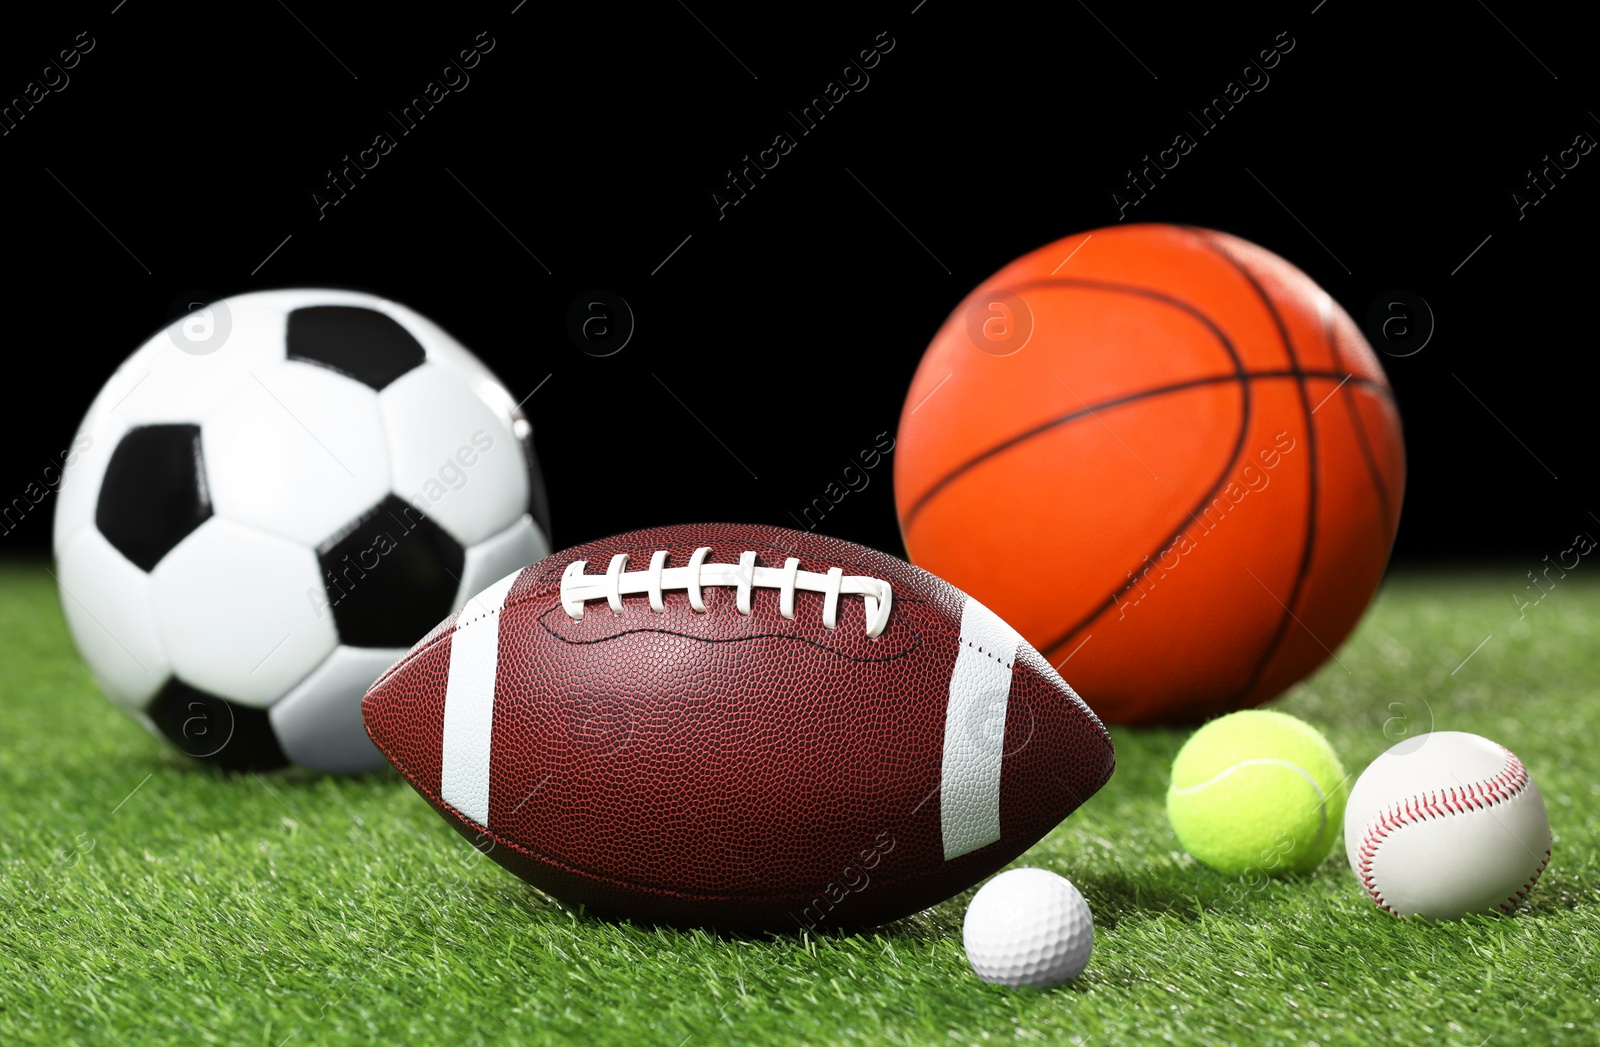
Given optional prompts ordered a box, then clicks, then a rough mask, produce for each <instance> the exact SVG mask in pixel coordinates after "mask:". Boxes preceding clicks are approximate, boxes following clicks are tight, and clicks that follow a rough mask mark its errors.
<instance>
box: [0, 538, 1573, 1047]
mask: <svg viewBox="0 0 1600 1047" xmlns="http://www.w3.org/2000/svg"><path fill="white" fill-rule="evenodd" d="M1519 575H1520V572H1519V571H1518V570H1515V569H1507V570H1504V571H1484V572H1481V573H1477V574H1472V575H1465V574H1462V575H1411V576H1405V575H1402V576H1400V577H1397V578H1393V579H1391V580H1390V581H1389V582H1388V583H1387V584H1386V585H1385V587H1384V589H1383V591H1382V593H1381V595H1380V597H1379V599H1378V601H1377V604H1376V605H1375V607H1374V608H1373V610H1372V611H1371V613H1370V614H1369V615H1368V617H1367V619H1366V620H1365V622H1364V623H1363V625H1362V626H1361V628H1360V630H1359V631H1358V632H1357V634H1356V636H1355V637H1354V638H1353V639H1352V640H1351V642H1349V643H1348V644H1346V645H1345V646H1344V647H1343V648H1341V649H1340V650H1339V652H1338V661H1337V662H1331V661H1330V662H1329V663H1328V664H1327V665H1326V666H1325V667H1324V668H1323V669H1322V671H1320V672H1319V673H1318V674H1317V675H1316V676H1315V677H1314V678H1313V679H1312V680H1311V681H1310V682H1309V683H1308V684H1305V685H1302V686H1300V687H1297V688H1295V689H1294V691H1293V692H1291V694H1290V695H1289V696H1288V697H1287V698H1286V699H1285V700H1284V701H1282V702H1280V703H1279V704H1278V705H1277V706H1276V707H1277V708H1281V709H1283V710H1285V711H1287V712H1291V713H1294V714H1296V715H1299V716H1302V717H1304V718H1306V719H1307V720H1309V721H1311V722H1312V723H1314V724H1316V725H1317V726H1319V727H1321V728H1322V729H1323V730H1324V731H1325V732H1326V733H1327V735H1328V737H1329V739H1330V740H1331V741H1332V743H1333V745H1334V747H1335V748H1336V749H1337V750H1338V751H1339V753H1340V755H1341V756H1342V757H1343V759H1344V761H1345V763H1346V764H1347V766H1348V768H1349V769H1350V770H1351V771H1352V772H1355V773H1359V771H1360V769H1362V768H1363V767H1365V766H1366V764H1367V762H1368V761H1369V760H1371V759H1372V758H1373V757H1374V756H1376V755H1377V754H1378V753H1380V752H1381V751H1383V750H1384V749H1385V748H1387V747H1388V746H1389V745H1390V744H1391V743H1392V740H1393V739H1395V738H1398V737H1400V736H1401V734H1402V733H1403V732H1405V731H1414V730H1419V729H1426V727H1427V725H1428V723H1429V722H1431V723H1432V724H1433V725H1435V726H1436V727H1437V728H1439V729H1456V730H1466V731H1473V732H1477V733H1480V734H1484V735H1487V736H1488V737H1490V738H1493V739H1495V740H1497V741H1499V742H1501V743H1503V744H1505V745H1506V746H1508V747H1509V748H1511V749H1512V750H1513V751H1515V752H1516V753H1517V754H1518V755H1520V756H1521V757H1522V759H1523V761H1524V762H1525V763H1526V764H1527V766H1528V767H1529V769H1530V770H1531V772H1532V773H1533V775H1534V777H1535V779H1536V780H1537V781H1538V783H1539V785H1540V788H1541V789H1542V790H1543V793H1544V797H1545V802H1546V804H1547V805H1548V807H1549V811H1550V818H1551V822H1552V824H1553V827H1554V832H1555V841H1556V842H1555V853H1554V858H1553V860H1552V861H1551V864H1550V867H1549V869H1548V870H1546V872H1545V875H1544V878H1543V880H1542V881H1541V882H1540V884H1539V886H1538V887H1537V888H1536V889H1535V891H1534V892H1533V894H1532V896H1531V898H1530V899H1529V902H1528V903H1527V904H1526V905H1525V906H1524V907H1523V908H1522V909H1521V910H1520V911H1519V912H1518V913H1517V914H1516V915H1515V916H1511V917H1500V916H1495V917H1474V918H1469V919H1467V920H1463V921H1461V922H1459V923H1451V924H1439V925H1426V924H1423V923H1419V922H1415V921H1401V920H1396V919H1393V918H1391V917H1389V916H1387V915H1385V914H1384V913H1381V912H1379V911H1378V910H1377V909H1376V908H1375V907H1374V906H1373V905H1372V904H1371V903H1370V902H1369V901H1367V900H1366V898H1365V897H1364V896H1363V894H1362V893H1361V891H1360V890H1359V889H1358V888H1357V885H1356V882H1355V879H1354V877H1353V876H1352V875H1351V873H1350V871H1349V869H1348V867H1347V866H1346V865H1345V862H1344V852H1343V847H1342V846H1339V847H1337V848H1336V849H1335V853H1334V855H1333V856H1331V857H1330V858H1329V859H1328V861H1327V862H1326V863H1325V864H1324V865H1322V866H1321V867H1320V868H1319V869H1318V870H1317V871H1316V873H1315V874H1314V875H1313V876H1311V877H1309V878H1307V879H1304V880H1297V881H1271V882H1267V883H1264V884H1260V883H1254V882H1252V881H1250V880H1248V879H1240V878H1232V877H1227V876H1223V875H1221V874H1218V873H1215V872H1212V871H1210V870H1208V869H1206V868H1205V867H1203V866H1201V865H1199V864H1198V863H1196V862H1195V861H1194V860H1193V859H1191V858H1189V857H1188V856H1187V855H1185V854H1183V853H1182V852H1181V850H1180V848H1179V846H1178V843H1177V840H1176V839H1175V838H1174V836H1173V834H1172V832H1171V830H1170V829H1169V828H1168V826H1167V823H1166V818H1165V815H1164V813H1163V795H1164V791H1165V788H1166V782H1167V770H1168V766H1169V764H1170V762H1171V760H1172V757H1173V755H1174V754H1175V753H1176V752H1177V749H1178V747H1179V745H1180V744H1181V743H1182V741H1183V739H1184V737H1185V735H1184V732H1181V731H1165V730H1146V731H1136V730H1129V729H1115V730H1114V732H1113V733H1114V735H1115V739H1116V745H1117V756H1118V769H1117V773H1116V776H1115V777H1114V778H1113V780H1112V781H1111V783H1110V785H1108V786H1107V787H1106V788H1105V789H1104V790H1102V791H1101V792H1100V794H1099V795H1097V796H1096V797H1094V799H1093V800H1092V801H1091V802H1090V803H1089V804H1088V805H1087V806H1086V807H1085V808H1084V809H1083V810H1082V811H1080V812H1079V813H1077V814H1075V815H1074V816H1073V817H1071V818H1070V819H1068V820H1067V821H1066V822H1065V823H1064V824H1063V825H1061V826H1060V827H1059V828H1057V829H1056V830H1055V831H1054V832H1053V833H1052V834H1051V835H1050V836H1048V837H1047V838H1046V839H1045V840H1043V841H1042V842H1041V843H1040V844H1039V845H1038V846H1037V847H1035V848H1034V849H1033V850H1032V851H1030V852H1029V853H1028V854H1027V855H1026V856H1025V857H1024V858H1023V859H1022V862H1021V863H1020V864H1026V865H1038V866H1044V867H1046V868H1050V869H1054V870H1056V871H1058V872H1060V873H1062V874H1064V875H1066V876H1068V877H1069V878H1070V879H1071V880H1072V881H1073V882H1074V883H1076V884H1077V885H1078V887H1079V888H1080V889H1081V890H1082V892H1083V894H1084V896H1085V898H1087V899H1088V902H1089V905H1090V907H1091V908H1092V909H1093V911H1094V916H1095V920H1096V938H1095V946H1094V954H1093V956H1092V958H1091V959H1090V962H1089V967H1088V970H1087V971H1086V972H1085V973H1084V974H1083V976H1082V977H1080V978H1079V979H1078V980H1077V981H1076V982H1074V983H1071V984H1070V985H1067V986H1063V987H1061V988H1058V989H1055V990H1053V991H1049V992H1038V991H1033V990H1010V989H1004V988H999V987H996V986H991V985H987V984H984V983H982V982H979V981H978V980H977V979H976V978H975V977H974V976H973V975H972V974H971V971H970V969H969V968H968V966H967V963H966V959H965V957H964V955H963V953H962V949H961V918H962V914H963V912H964V911H965V905H966V900H967V899H966V897H958V898H955V899H952V900H951V901H949V902H946V903H945V904H943V905H940V906H938V907H937V908H935V909H932V910H930V911H928V912H926V913H923V914H921V915H919V916H916V917H914V918H911V919H909V920H905V921H902V922H900V923H898V924H895V925H891V926H889V927H886V928H883V929H880V930H878V931H876V932H874V933H869V934H864V935H859V936H853V937H843V938H836V937H822V938H815V937H797V938H789V939H779V940H771V941H766V940H761V941H751V940H729V939H723V938H719V937H716V936H713V935H707V934H703V933H682V932H677V931H669V930H641V929H637V928H634V927H631V926H627V925H617V924H609V923H604V922H600V921H597V920H595V919H592V918H587V917H583V916H577V915H574V914H572V913H569V912H567V911H564V910H563V909H562V908H560V907H558V906H557V905H556V904H554V903H553V902H551V901H550V900H549V899H547V898H545V897H544V896H542V895H540V894H539V893H538V892H536V891H534V890H532V889H531V888H529V887H526V886H525V885H523V884H522V883H521V881H519V880H517V879H515V878H514V877H512V876H511V875H509V874H508V873H506V872H505V871H503V870H502V869H500V868H499V867H498V866H496V865H495V864H494V863H492V862H490V861H488V860H486V859H483V858H482V857H481V856H480V855H478V853H477V852H476V851H474V850H472V849H471V848H470V846H469V845H468V844H467V843H466V841H464V840H463V839H462V838H461V837H459V836H458V835H457V834H456V833H455V832H454V831H452V830H451V829H450V828H448V827H447V826H446V825H445V824H444V822H443V821H442V820H441V819H440V818H439V817H438V816H437V815H436V814H434V813H433V811H431V810H430V809H429V808H428V806H427V804H425V803H424V802H423V801H422V800H420V799H419V798H418V797H417V796H415V795H414V794H413V793H412V791H411V790H410V788H409V787H407V786H406V785H405V784H404V783H403V782H402V781H400V780H399V779H398V778H397V777H395V776H391V775H373V776H368V777H365V778H361V779H338V780H336V779H320V780H302V781H296V780H286V779H283V778H262V777H257V776H253V775H245V776H242V777H233V778H226V777H218V776H215V775H213V774H212V773H210V772H208V771H205V770H201V769H197V768H196V767H195V766H193V765H191V764H189V763H187V762H185V761H184V760H183V759H182V758H180V757H179V756H177V755H176V754H174V753H173V752H170V751H168V750H167V748H165V747H164V745H163V744H161V743H159V742H157V741H156V740H154V739H152V738H150V737H148V736H147V735H146V734H145V733H144V732H143V731H142V730H141V729H140V728H139V727H137V726H136V725H135V724H134V723H133V722H132V721H131V720H129V719H127V718H126V717H125V716H123V714H122V713H120V712H119V711H118V710H117V709H116V708H115V707H113V706H112V705H111V704H110V703H109V702H107V701H106V700H105V699H104V698H102V697H101V696H100V695H99V694H98V693H97V691H96V690H95V687H94V685H93V684H92V683H91V682H90V679H89V675H88V672H87V671H86V669H85V668H84V666H83V663H82V662H81V661H80V660H79V658H78V656H77V654H76V652H75V651H74V649H73V647H72V644H71V642H70V640H69V638H68V636H67V632H66V629H65V626H64V624H63V622H62V619H61V613H60V610H59V607H58V606H57V603H56V595H55V588H54V584H53V582H52V581H51V579H50V577H49V575H48V574H47V573H46V572H45V571H44V570H43V569H42V568H41V567H40V566H38V565H34V564H29V565H21V564H13V565H9V566H4V565H0V636H3V637H4V638H5V639H4V641H3V643H4V648H3V655H0V798H3V800H4V802H3V803H0V1043H4V1044H21V1043H40V1044H60V1043H68V1042H88V1043H118V1042H120V1043H125V1044H134V1043H141V1044H142V1043H168V1042H170V1043H182V1044H196V1043H219V1044H262V1045H267V1047H274V1045H279V1044H293V1045H299V1044H307V1043H350V1044H370V1043H379V1042H382V1043H407V1044H412V1043H415V1044H423V1043H437V1044H446V1043H448V1044H457V1043H462V1044H466V1043H523V1044H535V1043H548V1042H565V1041H583V1042H593V1043H641V1044H666V1045H668V1047H672V1045H680V1044H693V1043H714V1042H735V1043H765V1042H780V1041H803V1042H810V1043H816V1044H831V1043H839V1042H851V1043H853V1042H866V1043H873V1042H887V1043H911V1044H931V1043H948V1042H955V1043H977V1042H982V1041H991V1042H992V1041H999V1040H1007V1041H1010V1040H1021V1041H1041V1042H1051V1043H1080V1044H1081V1043H1096V1044H1103V1043H1112V1042H1141V1043H1145V1042H1153V1041H1161V1040H1165V1041H1169V1042H1179V1043H1247V1042H1261V1043H1286V1044H1287V1043H1294V1044H1307V1043H1317V1044H1335V1043H1352V1044H1371V1043H1373V1042H1406V1043H1416V1042H1428V1043H1459V1044H1467V1045H1481V1044H1485V1043H1493V1044H1511V1043H1556V1042H1573V1043H1579V1042H1593V1041H1594V1039H1595V1037H1596V1035H1597V1033H1596V1028H1595V1026H1596V1019H1597V1017H1600V1005H1597V1000H1596V993H1597V991H1600V989H1597V987H1600V956H1597V948H1600V907H1597V901H1600V899H1597V897H1596V890H1597V887H1600V862H1597V854H1600V850H1597V846H1596V845H1597V842H1600V818H1597V816H1596V814H1595V806H1596V798H1597V796H1600V692H1597V689H1600V575H1597V576H1596V577H1595V578H1593V579H1591V578H1587V577H1583V576H1582V572H1574V575H1573V577H1571V578H1569V579H1567V580H1564V581H1562V582H1561V583H1560V586H1559V587H1558V588H1556V589H1555V590H1553V591H1552V592H1551V593H1550V594H1549V595H1548V596H1547V597H1546V598H1545V599H1544V600H1543V602H1542V603H1540V604H1538V605H1537V606H1533V607H1529V608H1525V609H1524V611H1523V614H1524V615H1525V616H1524V617H1522V618H1520V619H1519V617H1518V613H1519V612H1518V610H1517V607H1516V605H1515V603H1514V601H1513V599H1512V597H1513V594H1518V595H1525V594H1524V589H1523V585H1524V584H1525V583H1524V581H1523V580H1522V579H1521V578H1520V576H1519ZM1485 636H1491V637H1492V638H1491V639H1490V640H1489V641H1488V642H1487V643H1484V644H1483V646H1482V647H1481V648H1480V649H1478V650H1477V652H1476V653H1475V654H1472V655H1471V657H1470V658H1469V657H1468V655H1469V652H1472V651H1473V649H1474V648H1475V647H1477V645H1478V644H1479V643H1480V641H1483V640H1484V637H1485ZM1464 659H1465V660H1466V661H1465V664H1462V662H1463V660H1464Z"/></svg>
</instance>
